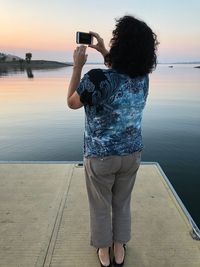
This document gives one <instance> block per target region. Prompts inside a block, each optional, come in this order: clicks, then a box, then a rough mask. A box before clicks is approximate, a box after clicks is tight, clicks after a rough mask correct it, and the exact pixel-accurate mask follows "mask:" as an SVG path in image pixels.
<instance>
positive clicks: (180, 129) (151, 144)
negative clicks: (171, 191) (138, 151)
mask: <svg viewBox="0 0 200 267" xmlns="http://www.w3.org/2000/svg"><path fill="white" fill-rule="evenodd" d="M96 67H97V68H99V67H103V66H101V65H97V66H95V65H87V66H85V67H84V72H86V71H88V70H89V69H91V68H96ZM71 71H72V68H71V67H67V68H62V69H58V70H49V71H47V70H45V71H44V70H43V71H33V75H34V78H32V79H30V78H28V77H27V73H25V72H21V73H20V72H16V73H9V74H8V73H1V74H0V160H36V161H43V160H45V161H48V160H52V161H53V160H56V161H67V160H82V142H83V129H84V112H83V109H80V110H75V111H74V110H70V109H69V108H68V107H67V105H66V94H67V86H68V83H69V79H70V76H71ZM150 79H151V80H150V93H149V97H148V101H147V105H146V109H145V112H144V119H143V139H144V144H145V150H144V152H143V161H157V162H159V163H160V165H161V167H162V168H163V170H164V172H165V173H166V175H167V176H168V178H169V179H170V181H171V183H172V184H173V186H174V188H175V189H176V191H177V193H178V194H179V196H180V198H181V199H182V201H183V202H184V204H185V206H186V207H187V209H188V210H189V212H190V213H191V215H192V217H193V218H194V220H195V221H196V223H197V224H198V225H199V226H200V206H199V203H200V194H199V191H200V175H199V173H200V153H199V151H200V117H199V114H200V69H196V68H194V66H193V65H174V68H168V66H167V65H159V66H158V68H157V70H156V71H155V72H154V73H153V74H152V75H151V76H150Z"/></svg>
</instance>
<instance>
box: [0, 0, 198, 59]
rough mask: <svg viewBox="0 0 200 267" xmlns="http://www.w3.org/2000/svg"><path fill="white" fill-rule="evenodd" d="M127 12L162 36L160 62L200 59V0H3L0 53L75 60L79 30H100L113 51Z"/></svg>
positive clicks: (0, 2)
mask: <svg viewBox="0 0 200 267" xmlns="http://www.w3.org/2000/svg"><path fill="white" fill-rule="evenodd" d="M127 14H128V15H133V16H136V17H137V18H139V19H141V20H143V21H145V22H146V23H147V24H148V25H149V26H150V27H151V28H152V30H153V31H154V32H155V33H156V34H157V36H158V40H159V42H160V45H159V49H158V61H159V62H163V63H164V62H166V63H167V62H177V61H179V62H180V61H182V62H183V61H184V62H185V61H186V62H187V61H200V16H199V14H200V1H199V0H166V1H164V0H0V25H1V28H0V52H3V53H7V54H14V55H17V56H21V57H23V58H24V55H25V53H27V52H31V53H32V55H33V57H32V58H33V59H46V60H58V61H62V62H66V61H68V62H70V61H72V58H73V56H72V55H73V51H74V49H75V48H76V46H77V45H76V40H75V35H76V31H85V32H88V31H90V30H91V31H95V32H98V33H99V34H100V35H101V37H102V38H103V39H104V42H105V44H106V46H107V48H109V41H110V39H111V37H112V30H113V29H114V28H115V19H116V18H119V17H122V16H124V15H127ZM87 53H88V61H89V62H102V57H101V56H100V55H99V53H98V52H97V51H95V50H93V49H92V48H88V49H87Z"/></svg>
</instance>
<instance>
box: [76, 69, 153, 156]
mask: <svg viewBox="0 0 200 267" xmlns="http://www.w3.org/2000/svg"><path fill="white" fill-rule="evenodd" d="M148 88H149V78H148V75H146V76H142V77H137V78H130V77H129V76H128V75H126V74H121V73H118V72H117V71H115V70H113V69H92V70H90V71H89V72H87V73H86V74H85V75H84V77H83V78H82V79H81V82H80V84H79V86H78V88H77V93H78V94H79V95H80V100H81V102H82V103H83V104H84V108H85V114H86V116H85V133H84V156H85V157H104V156H109V155H127V154H131V153H133V152H135V151H138V150H142V148H143V143H142V135H141V120H142V112H143V109H144V107H145V103H146V98H147V95H148Z"/></svg>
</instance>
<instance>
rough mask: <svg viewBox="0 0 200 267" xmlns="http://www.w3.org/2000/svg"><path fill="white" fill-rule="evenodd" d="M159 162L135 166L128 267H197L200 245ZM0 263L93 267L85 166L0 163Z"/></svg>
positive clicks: (10, 266) (18, 266) (24, 266)
mask: <svg viewBox="0 0 200 267" xmlns="http://www.w3.org/2000/svg"><path fill="white" fill-rule="evenodd" d="M190 230H191V227H190V225H189V224H188V222H187V219H186V218H185V215H184V214H183V212H182V210H181V209H180V207H179V206H178V204H177V202H176V200H175V199H174V197H173V195H172V193H171V191H170V189H169V188H168V186H167V185H166V183H165V181H164V179H163V177H162V175H161V173H160V172H159V170H158V168H157V166H156V165H153V164H152V165H142V166H141V167H140V170H139V173H138V176H137V179H136V184H135V187H134V191H133V196H132V239H131V241H130V242H129V243H128V248H127V256H126V262H125V265H124V266H125V267H134V266H135V267H165V266H166V267H179V266H180V267H197V266H198V267H199V266H200V241H197V240H194V239H192V237H191V235H190ZM0 237H1V238H0V266H1V267H32V266H33V267H34V266H36V267H41V266H51V267H80V266H81V267H95V266H97V267H98V266H99V263H98V260H97V257H96V251H95V249H94V248H93V247H91V246H90V245H89V238H90V235H89V211H88V201H87V194H86V188H85V180H84V173H83V168H82V167H76V166H75V165H73V164H71V165H70V164H0Z"/></svg>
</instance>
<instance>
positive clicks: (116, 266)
mask: <svg viewBox="0 0 200 267" xmlns="http://www.w3.org/2000/svg"><path fill="white" fill-rule="evenodd" d="M123 248H124V259H123V261H122V262H121V263H117V262H116V261H115V257H113V267H122V266H123V265H124V260H125V254H126V244H123Z"/></svg>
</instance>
